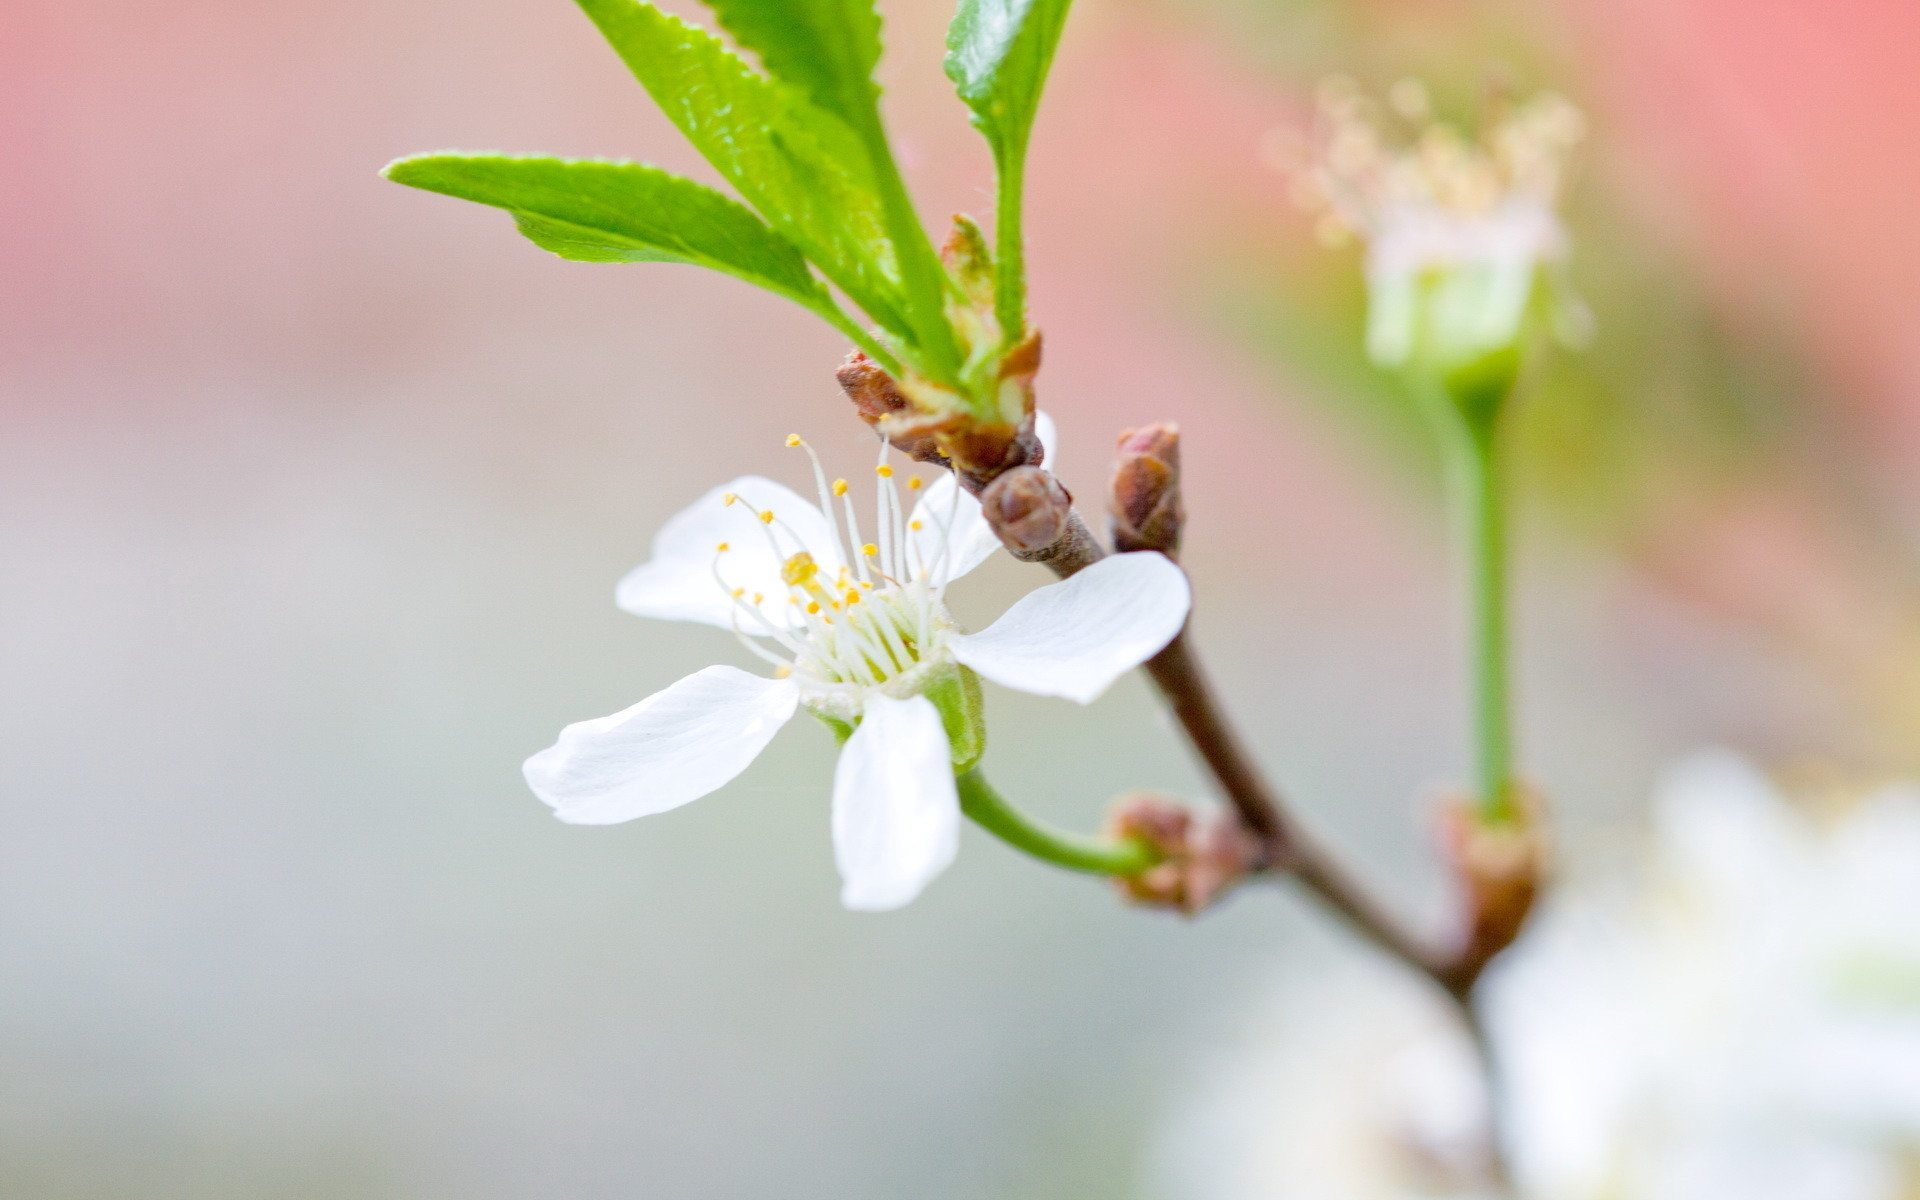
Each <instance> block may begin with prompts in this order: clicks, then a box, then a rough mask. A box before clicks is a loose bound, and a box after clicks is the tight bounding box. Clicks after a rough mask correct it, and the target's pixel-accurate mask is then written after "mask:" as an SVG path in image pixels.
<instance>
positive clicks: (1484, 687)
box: [1453, 418, 1517, 824]
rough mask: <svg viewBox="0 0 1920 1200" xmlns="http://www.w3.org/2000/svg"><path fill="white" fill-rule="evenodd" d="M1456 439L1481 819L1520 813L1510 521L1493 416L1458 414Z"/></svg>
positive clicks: (1502, 818)
mask: <svg viewBox="0 0 1920 1200" xmlns="http://www.w3.org/2000/svg"><path fill="white" fill-rule="evenodd" d="M1461 426H1462V428H1461V434H1460V436H1458V437H1457V438H1455V439H1454V440H1453V445H1454V452H1453V457H1454V470H1455V472H1456V474H1457V476H1458V479H1459V488H1460V507H1461V515H1462V528H1463V536H1464V538H1465V541H1466V550H1467V578H1468V596H1469V611H1470V613H1471V615H1472V647H1473V648H1472V658H1473V695H1474V705H1473V713H1474V771H1475V780H1476V782H1477V784H1478V787H1479V792H1478V800H1479V810H1480V816H1481V819H1482V820H1484V821H1486V822H1487V823H1489V824H1504V823H1506V822H1508V821H1511V820H1513V819H1514V818H1515V816H1516V815H1517V813H1516V810H1515V807H1514V796H1513V711H1512V699H1511V694H1510V690H1509V676H1510V673H1511V665H1512V664H1511V661H1510V655H1509V637H1508V624H1507V528H1506V526H1507V520H1506V494H1505V489H1504V487H1503V484H1504V474H1505V472H1504V471H1503V470H1502V456H1501V453H1500V423H1499V421H1498V419H1497V418H1490V419H1487V420H1480V421H1476V420H1472V419H1470V418H1463V419H1462V421H1461Z"/></svg>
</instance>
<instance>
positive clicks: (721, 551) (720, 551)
mask: <svg viewBox="0 0 1920 1200" xmlns="http://www.w3.org/2000/svg"><path fill="white" fill-rule="evenodd" d="M713 549H714V551H715V552H716V553H718V554H725V553H726V552H727V551H728V550H730V549H732V547H730V546H728V545H727V543H725V542H721V543H720V544H719V545H718V546H715V547H714V548H713Z"/></svg>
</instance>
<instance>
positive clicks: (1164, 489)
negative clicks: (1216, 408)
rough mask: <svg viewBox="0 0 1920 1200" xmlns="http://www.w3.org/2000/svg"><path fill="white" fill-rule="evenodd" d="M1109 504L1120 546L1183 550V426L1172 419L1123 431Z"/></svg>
mask: <svg viewBox="0 0 1920 1200" xmlns="http://www.w3.org/2000/svg"><path fill="white" fill-rule="evenodd" d="M1107 505H1108V511H1109V514H1110V516H1111V518H1112V532H1113V545H1114V548H1115V549H1117V550H1158V551H1160V552H1161V553H1162V554H1165V555H1166V556H1167V557H1169V558H1173V557H1175V556H1176V555H1177V554H1178V553H1179V550H1180V527H1181V525H1182V524H1184V523H1185V521H1186V511H1185V508H1184V507H1183V505H1182V504H1181V502H1180V428H1179V426H1177V425H1174V424H1173V423H1172V422H1170V421H1167V422H1161V423H1160V424H1157V425H1144V426H1142V427H1140V428H1139V429H1129V430H1127V431H1126V432H1125V433H1123V434H1121V435H1120V445H1119V450H1118V453H1117V455H1116V456H1115V458H1114V463H1113V485H1112V487H1111V488H1110V489H1109V491H1108V498H1107Z"/></svg>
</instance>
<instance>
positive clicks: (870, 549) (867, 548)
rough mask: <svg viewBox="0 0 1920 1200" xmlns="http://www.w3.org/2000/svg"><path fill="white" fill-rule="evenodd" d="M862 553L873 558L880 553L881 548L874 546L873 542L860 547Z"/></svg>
mask: <svg viewBox="0 0 1920 1200" xmlns="http://www.w3.org/2000/svg"><path fill="white" fill-rule="evenodd" d="M860 553H862V554H864V555H866V556H867V557H868V558H872V557H873V556H874V555H876V554H878V553H880V547H878V546H876V545H874V544H873V543H872V542H868V543H867V544H866V545H864V546H862V547H860Z"/></svg>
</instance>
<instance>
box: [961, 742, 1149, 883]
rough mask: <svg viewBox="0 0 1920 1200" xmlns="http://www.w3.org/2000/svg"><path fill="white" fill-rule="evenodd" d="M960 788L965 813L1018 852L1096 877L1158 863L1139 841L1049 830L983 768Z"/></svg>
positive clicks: (966, 778) (964, 777) (963, 775)
mask: <svg viewBox="0 0 1920 1200" xmlns="http://www.w3.org/2000/svg"><path fill="white" fill-rule="evenodd" d="M954 782H955V784H956V785H958V787H959V789H960V811H961V812H964V813H966V814H967V816H969V817H971V818H973V820H974V822H975V823H976V824H978V825H979V826H980V827H981V828H982V829H984V830H986V831H987V832H988V833H991V834H993V835H994V836H995V837H997V838H999V839H1000V840H1001V841H1003V842H1005V843H1007V844H1008V845H1009V846H1012V847H1013V848H1014V849H1016V850H1022V851H1025V852H1026V853H1028V854H1031V855H1032V856H1033V857H1035V858H1037V859H1040V860H1041V861H1043V862H1050V863H1052V864H1053V865H1054V866H1056V867H1065V868H1066V869H1067V870H1069V871H1086V872H1089V873H1090V874H1095V875H1123V876H1124V875H1138V874H1139V873H1140V872H1142V871H1144V870H1146V869H1147V868H1148V867H1150V866H1152V865H1153V864H1154V863H1155V862H1156V861H1158V860H1157V858H1156V857H1155V855H1154V853H1153V851H1151V850H1149V849H1148V848H1147V847H1146V846H1144V845H1142V844H1141V843H1139V842H1134V841H1120V842H1108V841H1094V840H1092V839H1088V838H1080V837H1075V836H1074V835H1072V834H1068V833H1061V832H1059V831H1058V830H1054V829H1049V828H1047V827H1046V826H1045V825H1041V824H1039V823H1038V822H1036V821H1034V820H1032V819H1031V818H1029V817H1027V816H1026V815H1024V814H1023V813H1021V812H1019V811H1018V810H1016V809H1015V808H1014V807H1013V806H1012V805H1010V804H1008V803H1007V802H1006V800H1005V799H1004V798H1002V797H1001V795H1000V793H999V792H996V791H995V790H994V789H993V785H992V784H990V783H988V782H987V778H986V776H984V775H982V774H981V773H980V769H979V768H978V767H973V768H971V769H969V770H967V771H965V772H962V773H961V774H960V775H959V776H958V777H957V778H956V779H955V780H954Z"/></svg>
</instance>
